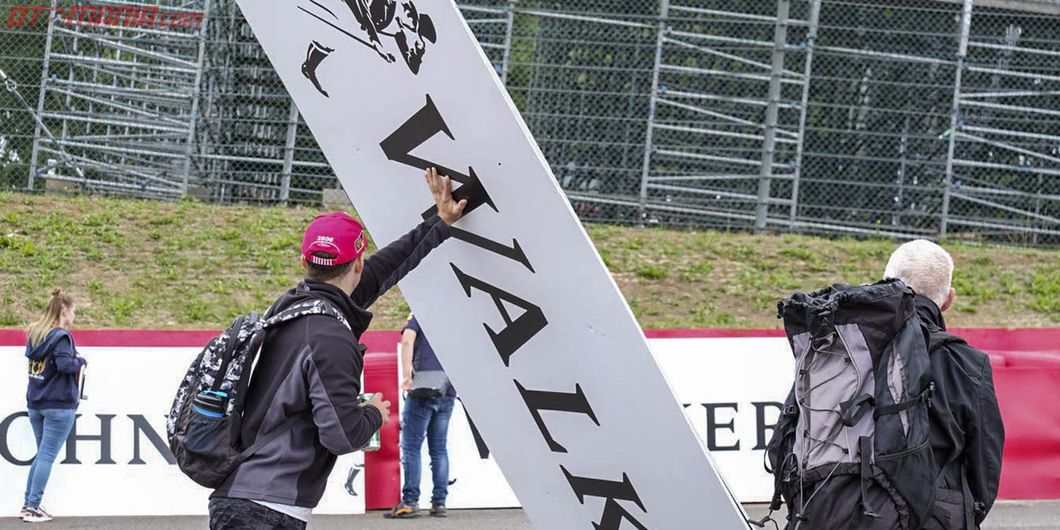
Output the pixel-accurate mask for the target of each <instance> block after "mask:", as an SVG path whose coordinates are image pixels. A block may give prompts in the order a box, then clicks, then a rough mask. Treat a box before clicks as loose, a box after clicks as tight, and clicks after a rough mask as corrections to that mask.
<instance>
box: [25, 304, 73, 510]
mask: <svg viewBox="0 0 1060 530" xmlns="http://www.w3.org/2000/svg"><path fill="white" fill-rule="evenodd" d="M76 309H77V308H76V307H75V306H74V300H73V298H71V297H70V295H68V294H65V293H63V292H62V290H61V289H55V290H53V291H52V297H51V300H49V301H48V306H47V308H46V309H45V311H44V315H43V316H42V317H41V318H40V319H38V320H37V321H36V322H34V323H33V324H30V326H29V328H27V330H26V335H27V340H26V359H27V361H28V364H29V371H28V376H29V384H28V387H27V389H26V404H27V407H28V409H29V421H30V425H32V426H33V436H34V437H35V438H36V440H37V456H36V457H35V458H34V459H33V465H32V466H31V467H30V468H29V479H28V480H27V481H26V496H25V499H24V500H23V503H22V511H21V513H19V517H21V518H22V520H23V521H25V522H27V523H44V522H48V521H51V520H52V516H51V515H50V514H48V512H47V511H45V510H44V508H42V507H41V499H42V498H43V497H44V488H45V486H47V485H48V477H49V476H50V475H51V472H52V464H54V463H55V458H56V456H58V454H59V449H60V448H61V447H62V446H63V443H64V442H66V437H67V436H69V434H70V429H72V428H73V426H74V419H75V418H76V415H77V405H78V403H79V402H80V397H81V392H80V390H79V389H78V383H79V375H80V372H81V369H82V368H84V367H85V365H86V364H88V363H87V362H86V361H85V359H84V358H82V357H79V356H78V355H77V350H76V349H75V347H74V339H73V337H71V336H70V332H69V331H67V330H68V329H69V327H70V325H71V324H73V323H74V317H75V312H76Z"/></svg>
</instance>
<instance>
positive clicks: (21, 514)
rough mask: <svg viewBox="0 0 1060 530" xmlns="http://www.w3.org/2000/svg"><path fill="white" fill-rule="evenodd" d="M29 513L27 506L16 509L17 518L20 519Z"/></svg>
mask: <svg viewBox="0 0 1060 530" xmlns="http://www.w3.org/2000/svg"><path fill="white" fill-rule="evenodd" d="M29 514H30V511H29V508H26V507H25V506H23V507H22V509H21V510H19V511H18V518H19V519H21V518H23V517H25V516H27V515H29Z"/></svg>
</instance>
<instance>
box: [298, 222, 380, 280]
mask: <svg viewBox="0 0 1060 530" xmlns="http://www.w3.org/2000/svg"><path fill="white" fill-rule="evenodd" d="M366 248H368V245H367V244H366V243H365V240H364V226H362V225H361V223H360V222H358V221H357V220H356V219H354V218H353V217H350V214H348V213H346V212H332V213H326V214H324V215H319V216H317V218H316V219H313V222H312V223H309V226H308V227H307V228H306V229H305V237H304V238H303V239H302V257H304V258H305V259H306V261H308V262H310V263H313V264H316V265H321V266H324V267H333V266H335V265H342V264H343V263H349V262H351V261H353V260H355V259H357V258H358V257H360V256H361V254H364V251H365V249H366ZM314 252H326V253H328V254H331V255H333V256H335V258H334V259H328V258H322V257H320V256H314V255H313V253H314Z"/></svg>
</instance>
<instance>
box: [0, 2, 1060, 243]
mask: <svg viewBox="0 0 1060 530" xmlns="http://www.w3.org/2000/svg"><path fill="white" fill-rule="evenodd" d="M20 1H22V2H24V1H27V0H15V1H14V2H13V1H12V0H0V13H5V14H8V19H7V25H6V27H4V28H2V29H0V31H2V33H0V69H2V70H3V71H4V72H5V74H6V75H5V76H4V77H5V78H7V79H6V88H7V90H4V91H0V186H3V187H4V188H16V189H42V188H45V187H49V186H61V185H63V183H65V185H67V186H75V187H78V188H82V189H85V190H88V191H92V192H98V193H121V194H128V195H135V196H143V197H155V198H178V197H181V196H184V195H188V194H190V195H194V196H197V197H200V198H205V199H209V200H215V201H223V202H255V203H282V204H289V203H317V202H320V200H321V190H323V189H327V188H333V187H336V186H337V184H336V180H335V177H334V175H333V174H332V172H331V169H330V167H329V166H328V164H327V162H326V160H325V159H324V157H323V155H322V154H321V152H320V150H319V148H318V147H317V145H316V143H315V141H314V140H313V137H312V135H311V134H310V132H309V130H308V128H307V127H306V126H305V124H304V122H303V121H302V120H301V118H300V116H299V114H298V109H297V107H296V106H295V105H294V104H293V103H292V101H291V99H290V98H289V96H288V95H287V93H286V91H285V90H284V88H283V86H282V84H281V83H280V81H279V78H278V77H277V76H276V74H275V72H274V71H273V69H272V67H271V66H270V64H269V62H268V59H267V58H266V57H265V54H264V52H263V51H262V50H261V48H260V47H259V46H258V44H257V43H256V41H255V40H254V37H253V34H252V33H251V31H250V28H249V26H248V25H247V24H246V22H245V21H244V20H243V18H242V16H241V15H240V13H239V10H238V8H237V7H236V5H235V2H234V1H232V0H188V1H175V0H156V1H150V0H148V2H147V3H146V4H145V3H133V2H131V1H126V0H103V1H94V2H93V3H91V4H79V3H77V2H68V1H65V0H64V1H57V0H43V1H44V3H43V4H40V5H35V6H27V5H22V4H19V3H18V2H20ZM36 1H38V2H39V1H42V0H36ZM331 1H336V2H337V0H331ZM377 1H384V0H377ZM399 3H400V2H399ZM420 4H421V8H422V9H423V10H425V11H429V7H427V5H426V4H424V2H422V1H421V2H420ZM458 4H459V5H460V7H461V10H462V11H463V12H464V15H465V17H466V18H467V20H468V23H469V25H470V26H471V28H472V30H473V31H474V33H475V35H476V36H477V37H478V39H479V42H480V43H481V45H482V47H483V49H484V51H485V53H486V54H487V56H488V57H489V58H490V60H491V61H492V62H493V64H494V67H495V68H496V71H497V74H498V76H500V78H501V79H502V80H503V81H504V82H505V85H506V86H507V88H508V91H509V93H510V94H511V96H512V98H513V100H514V101H515V103H516V106H517V107H518V108H519V110H520V111H521V112H522V114H523V117H524V119H525V120H526V122H527V124H528V125H529V127H530V130H531V131H532V132H533V133H534V136H535V138H536V140H537V142H538V143H539V144H540V145H541V148H542V150H543V151H544V153H545V155H546V157H547V159H548V160H549V162H550V163H551V165H552V169H553V172H554V174H555V176H556V178H557V180H558V181H559V182H560V184H561V185H562V186H563V188H564V189H565V190H566V191H567V194H568V196H569V197H570V199H571V201H572V202H573V203H574V205H575V207H576V210H577V211H578V213H579V214H580V215H581V216H582V218H583V219H584V220H587V221H606V222H619V223H634V224H654V223H661V224H667V225H679V226H694V227H711V228H722V229H753V230H757V231H762V230H770V231H797V232H812V233H828V234H852V235H895V236H899V237H914V236H928V237H934V236H947V237H957V238H962V239H984V240H998V241H1006V242H1014V243H1020V244H1032V245H1034V244H1037V245H1056V244H1058V243H1060V2H1057V1H1055V0H1054V1H1046V0H1038V1H1031V0H1025V1H1024V0H978V1H975V2H974V3H973V2H972V1H971V0H965V1H963V2H962V1H961V0H955V1H943V0H908V1H907V0H885V1H881V0H624V1H613V0H564V1H559V0H461V1H459V2H458ZM336 5H337V6H338V7H339V8H342V9H345V5H344V4H343V3H342V2H337V4H336ZM149 15H150V16H151V18H150V19H148V16H149ZM0 16H2V15H0ZM31 16H36V18H37V20H33V21H31V20H30V17H31ZM167 17H168V18H167ZM130 21H132V22H130ZM31 22H32V23H31ZM178 22H179V23H178ZM31 110H32V111H33V112H30V111H31ZM34 113H36V114H37V115H39V116H40V117H41V120H35V118H34Z"/></svg>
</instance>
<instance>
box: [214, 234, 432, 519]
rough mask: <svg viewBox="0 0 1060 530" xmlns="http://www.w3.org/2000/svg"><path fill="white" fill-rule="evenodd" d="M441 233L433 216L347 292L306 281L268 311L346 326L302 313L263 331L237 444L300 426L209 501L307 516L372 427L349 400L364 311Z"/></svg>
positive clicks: (369, 417)
mask: <svg viewBox="0 0 1060 530" xmlns="http://www.w3.org/2000/svg"><path fill="white" fill-rule="evenodd" d="M449 235H450V232H449V227H448V225H446V224H445V222H443V221H442V220H441V219H440V218H438V217H437V216H435V217H433V218H431V219H428V220H427V221H424V222H423V223H421V224H420V225H419V226H417V227H416V228H415V229H413V230H412V231H411V232H409V233H408V234H406V235H405V236H403V237H402V238H400V239H398V240H397V241H395V242H393V243H391V244H390V245H387V246H386V247H385V248H382V249H380V250H379V251H378V252H376V253H375V254H374V255H372V256H371V257H370V258H368V259H366V260H365V264H364V271H363V273H362V275H361V281H360V283H359V284H358V285H357V287H356V288H355V289H354V291H353V293H352V294H350V295H348V294H346V293H344V292H342V290H341V289H339V288H337V287H335V286H333V285H330V284H327V283H321V282H314V281H309V280H306V281H304V282H302V283H301V284H299V285H298V287H296V288H294V289H291V290H290V291H288V292H287V293H286V294H284V295H283V296H281V297H280V298H279V299H278V300H277V301H276V302H275V303H274V304H273V305H272V308H271V309H270V310H269V314H273V313H276V312H279V311H282V310H283V309H285V308H287V307H290V306H291V305H293V304H296V303H299V302H304V301H306V300H308V299H322V300H326V301H327V302H328V303H330V304H331V305H332V306H334V307H335V308H337V309H339V310H340V311H341V312H342V314H343V315H344V316H345V318H346V321H347V322H348V323H349V325H350V328H347V327H346V326H345V325H344V324H343V323H342V322H340V321H339V320H337V319H335V318H333V317H331V316H326V315H310V316H305V317H302V318H299V319H296V320H294V321H291V322H289V323H287V324H284V325H282V326H279V327H277V328H276V329H274V330H270V331H269V332H268V334H267V335H266V338H265V341H264V345H263V347H262V349H261V353H260V354H259V356H258V360H257V364H256V366H255V368H254V373H253V375H252V376H251V379H250V385H249V387H248V389H247V393H246V404H245V409H244V413H243V423H242V431H241V441H242V443H243V445H244V447H246V446H249V445H251V444H253V443H254V441H255V439H256V438H257V437H258V436H262V435H264V434H267V433H269V432H271V431H272V430H274V429H276V428H277V427H278V426H280V425H282V424H283V423H284V422H285V421H287V419H288V418H291V417H293V416H302V419H300V420H296V421H295V422H294V424H293V425H292V427H291V428H290V429H288V432H286V433H282V434H280V435H279V436H277V437H276V438H275V439H274V440H272V441H270V442H269V443H268V444H266V445H265V446H264V447H262V448H261V450H259V451H258V452H257V453H255V454H254V455H253V456H251V457H250V458H248V459H247V460H246V461H244V462H243V463H242V464H240V466H239V467H238V468H237V469H236V471H235V472H233V473H232V475H230V476H229V477H228V480H226V481H225V483H224V484H223V485H222V486H221V487H220V488H218V489H217V490H216V491H215V492H214V494H213V495H212V497H229V498H239V499H248V500H258V501H265V502H273V503H279V504H287V505H293V506H301V507H308V508H312V507H315V506H316V505H317V503H319V502H320V499H321V497H322V496H323V494H324V487H325V485H326V483H327V480H328V475H330V474H331V469H332V467H334V465H335V460H336V456H337V455H341V454H345V453H351V452H353V451H356V450H358V449H360V448H362V447H364V446H365V445H367V443H368V441H369V439H370V437H371V436H372V434H373V433H375V432H376V431H377V430H379V428H380V427H381V426H382V417H381V415H380V413H379V411H378V410H376V409H375V408H372V407H362V406H360V405H359V403H358V401H357V395H358V394H359V393H360V391H361V370H362V368H363V361H364V348H363V347H362V346H360V344H359V340H360V336H361V334H362V333H364V331H365V330H366V329H368V325H369V323H370V322H371V320H372V314H371V313H369V312H368V311H367V308H368V307H370V306H371V305H372V303H374V302H375V301H376V300H377V299H378V298H379V297H380V296H382V295H383V293H385V292H386V291H387V290H388V289H390V288H391V287H393V286H394V285H396V284H397V282H398V280H400V279H401V278H402V277H404V276H405V275H406V274H407V273H408V272H409V271H411V270H412V269H413V268H415V267H416V265H417V264H419V262H420V261H421V260H422V259H423V258H424V257H426V256H427V254H428V253H430V251H431V250H433V249H434V248H436V247H437V246H438V245H440V244H441V243H442V242H443V241H445V240H446V239H447V238H448V237H449ZM266 316H268V314H267V315H266ZM351 328H352V329H351Z"/></svg>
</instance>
